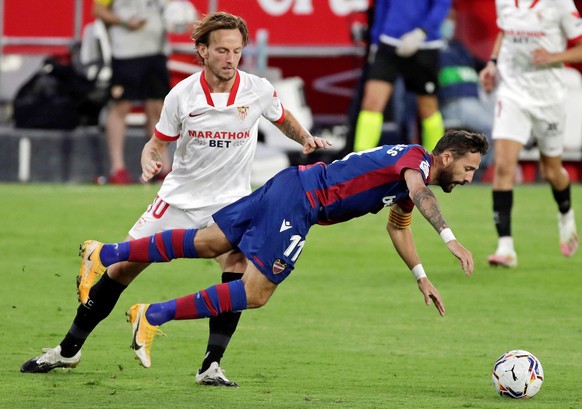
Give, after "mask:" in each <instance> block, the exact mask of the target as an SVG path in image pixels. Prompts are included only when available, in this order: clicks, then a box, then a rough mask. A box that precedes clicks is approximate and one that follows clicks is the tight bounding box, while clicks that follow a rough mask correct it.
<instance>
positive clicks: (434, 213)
mask: <svg viewBox="0 0 582 409" xmlns="http://www.w3.org/2000/svg"><path fill="white" fill-rule="evenodd" d="M412 201H413V202H414V204H415V206H416V207H417V208H418V210H419V211H420V213H421V214H422V215H423V216H424V218H425V219H426V220H428V222H429V223H430V224H431V225H432V227H434V229H435V230H436V231H437V233H440V232H441V231H442V230H443V229H445V228H447V227H448V226H447V223H446V222H445V219H444V218H443V214H442V213H441V209H440V208H439V204H438V202H437V199H436V197H435V195H434V193H433V192H432V191H431V190H430V189H429V188H428V187H427V186H425V187H424V188H422V189H419V190H418V191H416V192H415V193H414V195H413V197H412Z"/></svg>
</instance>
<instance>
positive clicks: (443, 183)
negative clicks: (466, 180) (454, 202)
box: [438, 169, 458, 193]
mask: <svg viewBox="0 0 582 409" xmlns="http://www.w3.org/2000/svg"><path fill="white" fill-rule="evenodd" d="M457 184H458V183H457V182H455V181H454V178H453V172H452V170H451V169H443V170H442V171H441V173H440V175H439V177H438V185H439V186H440V187H441V189H442V190H443V192H445V193H451V191H452V190H453V188H454V187H455V186H456V185H457Z"/></svg>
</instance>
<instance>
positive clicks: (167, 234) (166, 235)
mask: <svg viewBox="0 0 582 409" xmlns="http://www.w3.org/2000/svg"><path fill="white" fill-rule="evenodd" d="M162 241H163V243H164V247H165V249H166V255H167V256H168V258H169V259H170V260H173V259H174V247H173V246H172V230H166V231H163V232H162Z"/></svg>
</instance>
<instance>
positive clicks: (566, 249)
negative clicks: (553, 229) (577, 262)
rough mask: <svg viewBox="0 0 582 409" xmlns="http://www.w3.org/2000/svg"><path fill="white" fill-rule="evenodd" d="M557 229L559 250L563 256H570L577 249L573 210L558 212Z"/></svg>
mask: <svg viewBox="0 0 582 409" xmlns="http://www.w3.org/2000/svg"><path fill="white" fill-rule="evenodd" d="M558 231H559V233H560V250H561V251H562V254H563V255H564V256H565V257H572V256H573V255H574V254H575V253H576V251H577V250H578V233H577V232H576V220H575V218H574V210H573V209H570V210H569V211H568V213H566V214H561V213H559V212H558Z"/></svg>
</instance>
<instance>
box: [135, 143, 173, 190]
mask: <svg viewBox="0 0 582 409" xmlns="http://www.w3.org/2000/svg"><path fill="white" fill-rule="evenodd" d="M168 145H169V142H166V141H162V140H161V139H160V138H158V137H157V136H155V135H152V137H151V138H150V140H149V141H148V142H147V143H146V144H145V145H144V147H143V149H142V151H141V179H142V181H143V182H147V181H148V180H150V179H151V178H153V177H154V175H156V174H158V173H159V172H160V171H161V170H162V165H163V162H162V157H163V155H164V153H165V152H166V150H167V149H168Z"/></svg>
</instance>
